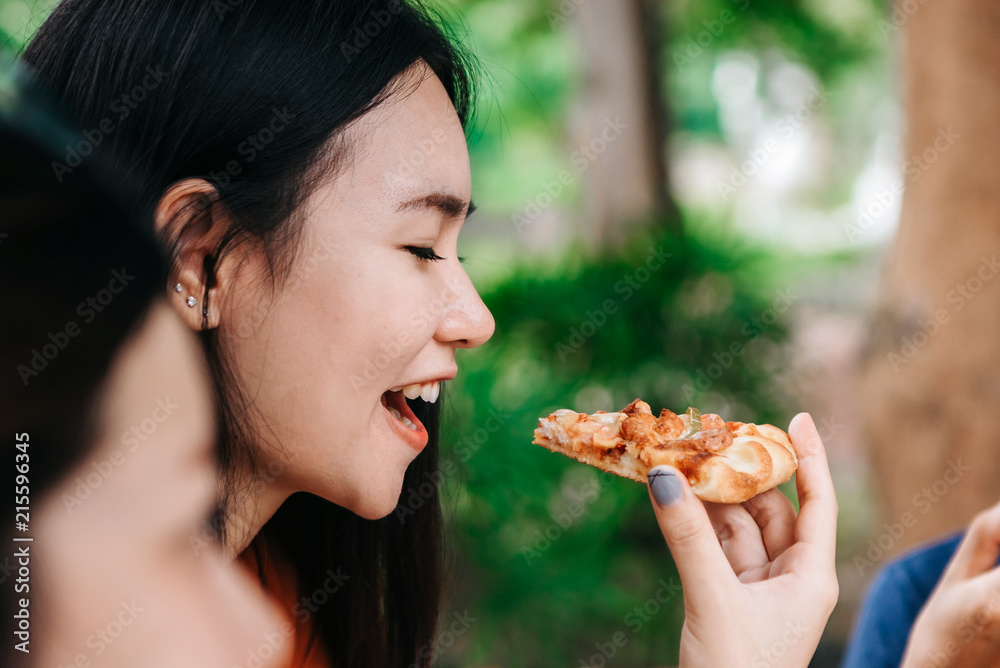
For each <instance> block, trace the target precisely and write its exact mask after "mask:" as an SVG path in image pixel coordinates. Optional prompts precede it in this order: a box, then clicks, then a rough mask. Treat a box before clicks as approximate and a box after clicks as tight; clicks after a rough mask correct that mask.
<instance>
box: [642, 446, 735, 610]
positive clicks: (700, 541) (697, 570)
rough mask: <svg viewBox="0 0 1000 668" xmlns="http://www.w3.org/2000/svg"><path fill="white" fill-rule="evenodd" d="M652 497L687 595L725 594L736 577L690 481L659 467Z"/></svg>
mask: <svg viewBox="0 0 1000 668" xmlns="http://www.w3.org/2000/svg"><path fill="white" fill-rule="evenodd" d="M649 496H650V499H651V500H652V502H653V510H654V512H655V513H656V521H657V523H659V525H660V531H661V532H663V537H664V538H665V539H666V541H667V546H668V547H669V548H670V554H671V555H673V558H674V563H675V564H676V565H677V572H678V574H679V575H680V576H681V582H682V583H683V586H684V591H685V593H688V592H696V593H699V594H700V593H709V592H720V593H721V592H722V589H723V588H724V587H725V586H726V585H727V584H729V582H730V580H731V579H732V580H735V578H736V576H735V574H734V573H733V569H732V566H730V565H729V561H728V560H727V559H726V555H725V554H724V553H723V551H722V546H720V545H719V539H718V538H717V537H716V535H715V529H713V528H712V522H711V521H710V520H709V519H708V513H707V512H706V511H705V506H704V505H702V503H701V500H700V499H698V497H696V496H695V495H694V492H693V491H691V486H690V485H689V484H688V482H687V480H685V479H684V476H683V475H681V473H680V471H678V470H677V469H675V468H673V467H670V466H657V467H655V468H653V469H652V470H650V472H649Z"/></svg>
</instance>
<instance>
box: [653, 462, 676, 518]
mask: <svg viewBox="0 0 1000 668" xmlns="http://www.w3.org/2000/svg"><path fill="white" fill-rule="evenodd" d="M649 488H650V489H651V490H653V499H655V500H656V505H658V506H659V507H660V508H666V507H667V506H672V505H674V504H675V503H677V502H679V501H680V500H681V499H682V498H683V497H684V490H683V488H682V487H681V481H680V480H678V479H677V473H676V472H674V470H673V469H670V468H667V467H666V466H657V467H656V468H654V469H653V470H652V471H650V472H649Z"/></svg>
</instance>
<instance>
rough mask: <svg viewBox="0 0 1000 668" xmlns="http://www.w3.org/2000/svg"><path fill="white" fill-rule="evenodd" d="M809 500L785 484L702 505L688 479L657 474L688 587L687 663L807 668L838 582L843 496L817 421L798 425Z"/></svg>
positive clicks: (662, 508)
mask: <svg viewBox="0 0 1000 668" xmlns="http://www.w3.org/2000/svg"><path fill="white" fill-rule="evenodd" d="M789 435H790V436H791V440H792V443H793V445H794V448H795V451H796V455H797V457H798V463H799V468H798V475H797V478H796V486H797V489H798V496H799V501H800V510H799V514H798V515H797V516H796V514H795V510H794V508H793V507H792V504H791V503H790V502H789V501H788V499H786V498H785V497H784V495H783V494H782V493H781V492H780V491H778V490H777V489H771V490H768V491H766V492H764V493H763V494H759V495H758V496H755V497H754V498H752V499H750V500H749V501H747V502H745V503H743V504H715V503H703V502H702V501H700V500H699V499H698V498H697V497H696V496H695V495H694V493H693V492H692V491H691V486H690V485H689V484H688V482H687V480H686V479H685V477H684V476H683V475H680V474H679V473H678V471H677V470H675V469H673V468H671V467H668V466H658V467H656V468H654V469H653V470H651V471H650V473H649V482H650V497H651V498H652V500H653V507H654V509H655V512H656V519H657V521H658V522H659V524H660V529H661V530H662V531H663V536H664V538H666V541H667V545H668V546H669V547H670V552H671V554H672V555H673V557H674V561H675V563H676V564H677V570H678V572H679V574H680V577H681V583H682V585H683V588H684V607H685V620H684V628H683V631H682V633H681V650H680V665H681V666H682V667H684V668H692V667H695V666H706V667H709V666H731V665H737V663H738V664H739V665H748V666H751V667H752V668H757V667H758V666H808V665H809V660H810V659H811V657H812V655H813V652H814V651H815V650H816V646H817V644H818V643H819V639H820V635H822V633H823V628H824V627H825V626H826V622H827V619H828V618H829V616H830V613H831V611H832V610H833V606H834V605H835V604H836V602H837V596H838V593H839V588H838V584H837V575H836V570H835V567H834V552H835V548H836V524H837V500H836V497H835V496H834V490H833V482H832V481H831V479H830V470H829V467H828V465H827V461H826V452H825V450H824V449H823V443H822V441H821V440H820V437H819V434H818V433H817V432H816V427H815V425H814V424H813V421H812V418H811V417H809V415H807V414H801V415H798V416H796V417H795V419H794V420H792V423H791V426H790V427H789Z"/></svg>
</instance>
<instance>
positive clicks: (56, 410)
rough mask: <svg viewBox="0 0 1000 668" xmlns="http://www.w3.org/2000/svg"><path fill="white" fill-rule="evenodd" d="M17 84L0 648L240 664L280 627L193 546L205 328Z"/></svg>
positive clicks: (8, 170) (0, 94)
mask: <svg viewBox="0 0 1000 668" xmlns="http://www.w3.org/2000/svg"><path fill="white" fill-rule="evenodd" d="M2 73H3V74H4V75H5V76H4V77H3V78H4V79H8V77H7V76H6V75H7V74H8V71H7V70H6V69H4V70H3V71H2ZM8 84H9V80H8V81H6V82H5V84H4V86H3V89H2V90H0V99H2V100H3V104H0V210H2V211H3V231H4V235H3V239H2V247H0V286H2V287H0V292H2V294H3V302H4V311H5V316H4V318H3V322H2V325H0V341H2V342H3V344H2V346H0V357H2V361H3V364H2V366H3V368H4V369H5V373H4V374H3V376H2V380H0V396H2V397H3V402H2V411H0V433H3V435H4V449H3V451H4V457H5V458H6V461H7V462H9V463H6V464H5V465H4V476H3V482H2V488H3V489H4V490H6V491H7V493H6V494H4V498H5V499H6V500H7V502H8V503H10V501H11V497H14V504H15V505H17V506H18V508H17V510H18V512H19V513H20V514H19V515H18V517H17V518H16V519H17V521H19V522H21V524H20V525H18V527H17V530H14V529H15V527H14V521H15V517H14V516H13V514H14V513H13V510H14V508H13V507H11V506H8V510H10V511H11V516H9V518H8V521H7V522H5V529H4V538H5V540H4V541H3V546H4V547H3V551H2V552H0V566H2V572H3V577H2V582H3V599H2V601H3V605H2V608H3V617H4V629H5V632H4V634H3V637H4V643H3V649H2V650H0V657H3V660H2V661H0V662H2V664H3V665H5V666H14V665H17V666H21V665H27V666H102V667H106V668H119V667H120V668H126V667H128V668H131V667H133V666H151V665H159V666H194V667H196V666H204V667H206V668H208V667H212V668H215V667H217V666H228V665H233V664H234V663H238V662H243V661H245V660H246V656H247V653H248V652H258V650H259V647H260V646H261V645H262V644H263V643H265V642H266V641H265V637H267V636H268V635H269V634H274V632H275V630H276V629H279V628H280V627H281V624H282V623H285V624H288V622H286V621H285V620H283V619H282V618H280V617H279V616H278V615H276V614H275V610H274V609H273V606H272V605H270V604H269V603H267V602H266V601H265V600H264V599H263V597H261V595H260V593H259V592H258V591H256V589H257V588H256V587H254V586H253V585H252V583H251V582H250V581H249V580H248V578H247V575H246V574H244V573H238V572H237V571H236V569H234V567H233V566H232V565H231V564H229V563H227V562H226V561H225V560H224V559H223V556H222V554H221V551H220V550H219V549H218V548H217V546H216V545H209V546H208V547H207V548H206V549H204V550H201V551H200V552H199V553H196V552H195V551H193V550H192V549H191V548H190V545H189V537H190V536H191V534H192V533H194V532H196V531H198V530H199V528H200V524H201V523H202V522H203V521H204V517H205V516H206V515H207V514H209V513H211V512H212V511H213V508H214V506H215V498H216V492H217V490H216V483H217V476H216V473H215V467H214V457H213V453H212V449H211V445H212V442H213V438H214V411H213V410H212V398H211V391H210V387H209V384H208V382H207V378H206V376H205V373H204V370H203V359H202V354H201V351H200V350H199V348H198V345H197V342H196V341H195V339H194V337H193V336H192V335H191V332H190V331H189V330H187V328H185V327H184V326H183V325H182V324H181V322H180V319H179V318H177V316H176V314H175V313H174V312H173V310H172V309H170V308H169V306H168V305H167V304H166V303H165V300H164V299H163V298H162V294H163V281H164V279H165V276H166V272H165V263H164V261H163V259H162V256H161V253H160V250H159V249H158V248H157V246H156V244H155V242H154V240H153V238H152V236H151V235H149V234H148V232H144V231H142V230H140V229H139V228H138V226H136V225H134V224H133V223H132V222H131V220H130V219H129V217H128V216H127V214H126V212H125V209H124V207H123V206H122V205H121V204H120V202H119V201H118V200H117V198H116V197H114V196H112V195H111V194H109V193H108V192H107V184H106V183H104V182H103V181H102V180H100V179H98V178H97V176H96V175H95V173H93V172H91V170H90V169H88V168H81V169H77V170H74V173H73V174H70V175H65V177H64V179H63V182H62V183H59V182H58V181H57V180H56V178H55V177H54V175H53V172H52V167H51V165H52V162H53V160H57V159H59V158H60V157H61V155H59V154H58V152H59V151H61V149H62V147H63V146H64V145H65V144H66V143H67V142H68V143H71V144H75V143H77V142H78V141H80V140H81V139H82V138H81V137H79V136H76V135H74V134H72V133H70V132H69V131H67V130H65V129H63V127H62V126H61V125H60V124H59V123H57V122H56V121H55V120H54V119H53V117H52V115H51V114H50V113H49V112H48V111H47V109H46V107H45V106H43V105H40V104H39V103H38V102H37V101H36V100H35V98H34V96H33V93H32V91H31V90H30V88H29V87H28V86H27V85H26V84H23V83H22V84H19V85H8ZM11 530H13V535H8V531H11ZM25 538H27V539H28V540H25ZM279 637H280V636H279ZM284 645H285V646H284V647H281V646H279V647H275V648H268V650H267V654H268V656H269V657H270V660H264V661H260V662H259V664H258V665H261V666H268V665H275V664H276V663H279V662H280V660H281V659H282V658H283V657H284V656H285V655H287V654H288V652H289V650H290V645H291V643H290V642H285V643H284ZM264 658H267V657H264Z"/></svg>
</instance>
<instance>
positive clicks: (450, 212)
mask: <svg viewBox="0 0 1000 668" xmlns="http://www.w3.org/2000/svg"><path fill="white" fill-rule="evenodd" d="M407 209H437V210H438V211H440V212H441V213H443V214H444V215H446V216H448V217H449V218H460V217H462V216H465V217H466V218H468V217H469V216H471V215H472V212H473V211H475V210H476V205H475V204H474V203H473V202H472V201H466V200H464V199H462V198H461V197H456V196H455V195H450V194H448V193H442V192H435V193H430V194H427V195H421V196H419V197H415V198H413V199H411V200H407V201H406V202H403V203H402V204H400V205H399V208H398V209H396V210H397V211H405V210H407Z"/></svg>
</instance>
